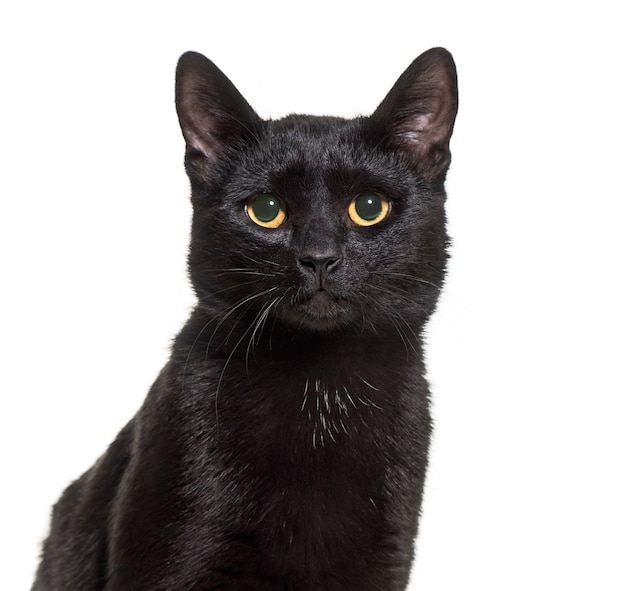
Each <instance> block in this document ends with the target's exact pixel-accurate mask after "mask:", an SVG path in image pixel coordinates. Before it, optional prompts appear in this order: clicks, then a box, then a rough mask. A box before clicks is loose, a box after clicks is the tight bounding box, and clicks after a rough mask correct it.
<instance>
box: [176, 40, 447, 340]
mask: <svg viewBox="0 0 626 591" xmlns="http://www.w3.org/2000/svg"><path fill="white" fill-rule="evenodd" d="M434 51H435V54H434V55H433V56H431V58H430V59H427V58H424V57H423V56H422V57H421V58H418V60H416V62H414V63H413V64H412V66H411V67H410V68H409V70H407V72H408V74H407V72H405V74H404V75H403V77H401V78H400V80H399V81H398V83H397V84H396V86H394V89H392V91H391V92H390V93H389V95H388V97H387V98H386V99H385V101H383V103H382V104H381V106H380V107H379V108H378V109H377V111H376V112H375V113H374V114H373V115H372V116H371V117H363V118H357V119H354V120H344V119H337V118H328V117H312V116H290V117H287V118H285V119H282V120H278V121H262V120H261V119H259V118H258V117H257V116H256V114H255V113H254V112H253V111H252V109H251V108H250V107H249V105H248V104H247V103H246V102H245V100H244V99H243V98H242V97H241V95H239V93H238V92H237V91H236V89H235V88H234V87H233V86H232V84H231V83H230V82H229V81H228V80H227V79H226V78H225V77H224V75H223V74H222V73H221V72H220V71H219V70H217V68H215V66H214V65H213V64H211V62H209V61H208V60H206V59H205V58H203V57H201V56H198V54H185V56H183V57H182V58H181V62H180V64H179V70H178V76H177V106H178V112H179V117H180V121H181V127H182V129H183V134H184V135H185V138H186V140H187V156H186V166H187V170H188V173H189V176H190V179H191V183H192V198H193V203H194V221H193V229H192V243H191V250H190V258H189V263H190V274H191V278H192V282H193V284H194V287H195V289H196V292H197V294H198V297H199V302H200V305H203V303H205V304H206V305H208V306H210V307H211V308H212V309H216V308H217V309H218V310H219V312H220V313H221V314H223V315H231V316H233V318H235V317H240V316H247V317H248V318H249V319H248V325H249V326H250V327H251V329H252V327H257V328H256V329H255V330H262V327H263V325H264V324H265V323H266V322H267V321H268V319H272V321H273V322H275V321H276V320H279V321H280V322H284V323H288V324H290V325H294V326H297V327H301V328H303V329H305V330H311V331H332V330H333V329H335V328H337V327H341V326H348V325H351V326H354V327H356V328H358V329H360V330H367V329H373V330H377V329H378V328H379V327H380V326H381V325H385V324H387V325H396V328H400V329H401V328H402V325H403V324H406V323H407V322H412V321H414V320H416V319H417V320H418V319H420V318H424V319H425V318H426V317H427V316H428V315H429V314H430V313H431V312H432V309H433V308H434V305H435V302H436V299H437V295H438V293H439V290H440V287H441V283H442V281H443V275H444V268H445V260H446V242H447V239H446V234H445V216H444V209H443V201H444V192H443V180H444V177H445V172H446V170H447V166H448V162H449V152H448V141H449V137H450V133H451V131H452V123H453V119H454V114H455V112H456V86H455V77H454V69H453V65H451V64H452V62H451V58H449V56H448V54H447V53H445V52H444V53H441V52H442V51H443V50H434ZM425 55H427V54H425ZM420 60H421V61H420ZM416 78H417V79H418V82H419V83H418V84H416V82H415V80H416ZM390 97H391V98H390ZM408 106H411V109H410V110H409V109H408ZM250 318H252V319H253V320H254V322H253V323H250Z"/></svg>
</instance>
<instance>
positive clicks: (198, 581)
mask: <svg viewBox="0 0 626 591" xmlns="http://www.w3.org/2000/svg"><path fill="white" fill-rule="evenodd" d="M176 95H177V96H176V98H177V109H178V114H179V118H180V122H181V127H182V130H183V134H184V136H185V139H186V142H187V154H186V167H187V171H188V174H189V177H190V180H191V186H192V199H193V206H194V216H193V230H192V239H191V248H190V255H189V269H190V276H191V280H192V283H193V286H194V288H195V290H196V293H197V296H198V304H197V306H196V308H195V310H194V311H193V313H192V314H191V318H190V319H189V321H188V322H187V324H186V325H185V327H184V328H183V329H182V331H181V333H180V334H179V335H178V337H177V338H176V340H175V342H174V344H173V347H172V354H171V358H170V360H169V362H168V363H167V365H166V366H165V367H164V369H163V370H162V372H161V374H160V375H159V377H158V378H157V380H156V382H155V383H154V386H153V387H152V389H151V391H150V393H149V394H148V397H147V399H146V401H145V403H144V405H143V407H142V408H141V410H140V411H139V412H138V413H137V415H136V416H135V417H134V418H133V419H132V420H131V421H130V422H129V423H128V425H127V426H126V427H125V428H124V429H123V430H122V431H121V432H120V434H119V435H118V437H117V439H116V440H115V441H114V442H113V444H112V445H111V446H110V447H109V449H108V450H107V452H106V453H105V454H104V455H103V456H102V457H101V458H100V459H99V460H98V462H97V463H96V464H95V465H94V466H93V467H92V468H91V469H90V470H89V471H87V472H86V473H85V474H84V475H83V476H82V477H81V478H79V479H78V480H77V481H76V482H74V483H73V484H72V485H71V486H70V487H69V488H68V489H67V490H66V491H65V493H64V494H63V496H62V497H61V499H60V500H59V502H58V503H57V504H56V506H55V508H54V511H53V516H52V525H51V530H50V534H49V537H48V538H47V540H46V541H45V543H44V548H43V555H42V560H41V564H40V566H39V570H38V573H37V577H36V580H35V583H34V585H33V591H64V590H67V591H81V590H85V591H91V590H106V591H133V590H137V591H139V590H141V591H147V590H150V591H157V590H163V591H166V590H167V591H175V590H181V591H183V590H185V591H200V590H202V591H208V590H217V589H231V590H235V589H237V590H244V589H245V590H254V591H279V590H281V591H282V590H285V591H286V590H293V591H296V590H297V591H306V590H317V591H319V590H324V591H335V590H337V591H339V590H354V591H369V590H371V591H374V590H379V591H383V590H384V591H395V590H401V589H405V587H406V585H407V580H408V576H409V569H410V565H411V561H412V558H413V546H414V538H415V536H416V532H417V522H418V513H419V508H420V503H421V496H422V487H423V483H424V476H425V470H426V462H427V453H428V445H429V438H430V432H431V423H430V416H429V395H428V385H427V383H426V380H425V377H424V374H425V370H424V365H423V354H422V338H421V334H422V329H423V327H424V323H425V322H426V320H427V319H428V317H429V316H430V314H431V313H432V312H433V310H434V308H435V305H436V301H437V297H438V295H439V292H440V289H441V285H442V282H443V278H444V269H445V264H446V256H447V255H446V244H447V237H446V232H445V216H444V199H445V194H444V189H443V182H444V178H445V174H446V171H447V168H448V164H449V160H450V153H449V149H448V143H449V139H450V135H451V133H452V126H453V123H454V118H455V114H456V105H457V98H456V74H455V69H454V63H453V61H452V58H451V57H450V55H449V54H448V53H447V52H446V51H445V50H443V49H433V50H430V51H428V52H426V53H425V54H423V55H422V56H420V57H419V58H418V59H417V60H415V62H413V64H411V66H410V67H409V68H408V69H407V70H406V72H405V73H404V74H403V75H402V77H401V78H400V79H399V80H398V82H397V83H396V85H395V86H394V88H393V89H392V90H391V92H390V93H389V94H388V95H387V97H386V98H385V100H384V101H383V102H382V103H381V105H380V107H379V108H378V109H377V110H376V111H375V113H374V114H373V115H372V116H370V117H362V118H357V119H354V120H343V119H338V118H330V117H311V116H296V115H292V116H289V117H286V118H284V119H282V120H278V121H263V120H261V119H260V118H259V117H258V116H257V115H256V114H255V113H254V111H253V110H252V109H251V108H250V106H249V105H248V103H246V101H245V100H244V99H243V97H242V96H241V95H240V94H239V93H238V91H237V90H236V89H235V88H234V86H233V85H232V84H231V83H230V81H229V80H228V79H227V78H226V77H225V76H224V75H223V74H222V73H221V72H220V71H219V70H218V69H217V68H216V67H215V66H214V65H213V64H212V63H211V62H209V61H208V60H207V59H206V58H204V57H203V56H201V55H199V54H194V53H187V54H185V55H183V56H182V58H181V60H180V62H179V67H178V73H177V84H176ZM368 191H369V192H371V191H374V192H376V193H378V194H383V195H385V196H387V197H388V199H389V201H390V203H391V208H390V211H389V214H388V216H387V217H386V218H385V219H383V220H382V221H381V222H380V223H378V224H376V225H373V226H369V227H361V226H358V225H356V224H355V223H354V222H353V221H351V219H350V217H349V215H348V206H349V204H350V202H351V200H352V199H353V198H354V197H355V196H356V195H358V194H360V193H363V192H368ZM260 193H272V194H274V195H276V196H278V197H280V198H281V199H282V201H283V203H284V204H285V207H286V211H287V217H286V220H285V222H284V223H283V224H282V225H281V226H280V227H277V228H274V229H268V228H264V227H260V226H258V225H256V224H255V223H254V222H253V221H252V220H251V219H250V217H249V216H248V215H246V209H245V208H246V203H247V201H248V199H249V198H250V197H251V196H254V195H257V194H260Z"/></svg>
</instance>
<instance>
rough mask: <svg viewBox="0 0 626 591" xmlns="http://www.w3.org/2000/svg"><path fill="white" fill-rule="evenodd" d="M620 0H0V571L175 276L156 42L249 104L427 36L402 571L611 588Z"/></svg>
mask: <svg viewBox="0 0 626 591" xmlns="http://www.w3.org/2000/svg"><path fill="white" fill-rule="evenodd" d="M225 4H228V8H225V7H224V5H225ZM618 4H619V3H617V2H615V1H612V2H604V1H602V0H598V1H595V2H588V3H581V2H565V1H563V2H551V1H550V0H541V1H528V2H524V3H519V4H513V3H506V2H485V1H481V0H475V1H472V2H466V1H458V2H446V1H443V0H442V1H439V2H432V1H429V2H424V3H422V2H417V1H414V2H398V1H395V0H386V1H385V2H382V3H377V4H370V5H368V4H367V3H365V2H358V3H357V2H345V3H341V2H337V1H335V2H327V1H319V0H318V2H316V3H306V4H305V3H302V4H296V3H285V4H284V5H283V4H281V3H278V2H273V1H271V0H268V1H265V2H250V3H243V2H235V1H233V2H230V3H226V2H210V1H205V2H188V1H178V2H176V3H174V2H171V3H165V2H151V3H148V2H145V3H143V2H129V1H125V2H118V1H109V2H107V3H92V2H75V3H72V2H67V1H60V0H56V1H55V2H43V1H40V2H20V3H18V2H16V1H13V2H10V1H9V2H5V3H4V4H3V7H2V9H0V11H1V13H0V77H1V94H0V107H1V108H0V150H1V152H0V167H1V172H0V208H1V209H0V257H1V260H0V273H1V275H0V277H1V278H2V287H1V292H0V293H1V297H2V301H1V306H0V315H1V316H0V322H1V324H0V326H1V331H0V339H1V341H0V346H1V351H0V359H1V363H2V369H1V372H0V396H1V401H0V405H1V409H0V437H2V441H1V445H0V450H1V451H0V453H2V459H1V474H2V482H1V488H0V495H1V499H0V501H1V502H0V512H1V515H0V517H1V522H0V542H1V544H2V548H0V556H1V561H2V565H1V568H0V588H1V589H3V590H7V591H12V590H19V589H27V588H28V586H29V584H30V581H31V579H32V575H33V571H34V568H35V564H36V555H37V552H38V544H39V542H40V540H41V539H42V538H43V536H44V534H45V531H46V528H47V519H48V512H49V508H50V506H51V504H52V503H53V502H54V501H55V499H56V498H57V497H58V495H59V494H60V492H61V490H62V489H63V488H64V487H65V486H66V485H67V484H68V483H69V481H70V480H71V479H73V478H75V477H77V476H78V475H79V474H80V473H81V472H82V471H84V470H85V469H86V468H87V467H88V466H89V465H91V463H92V462H93V461H94V460H95V458H96V457H97V456H98V455H99V454H100V453H101V452H102V451H103V450H104V449H105V447H106V446H107V444H108V443H109V442H110V441H111V440H112V438H113V437H114V436H115V434H116V432H117V431H118V429H119V428H121V427H122V425H123V424H124V423H125V422H126V421H127V420H128V418H129V417H130V416H132V414H133V413H134V412H135V410H136V409H137V407H138V406H139V405H140V403H141V401H142V399H143V397H144V395H145V393H146V391H147V389H148V387H149V386H150V383H151V382H152V380H153V379H154V377H155V376H156V374H157V372H158V370H159V368H160V367H161V365H162V364H163V363H164V361H165V359H166V356H167V348H168V344H169V341H170V339H171V338H172V336H173V335H174V334H175V333H176V331H177V329H178V327H179V326H180V325H181V323H182V322H183V321H184V319H185V317H186V315H187V312H188V310H189V307H190V306H191V305H192V304H193V300H192V296H191V293H190V290H189V289H188V287H187V282H186V275H185V267H184V264H185V260H184V259H185V252H186V246H187V239H188V226H189V217H190V206H189V203H188V193H189V190H188V185H187V180H186V177H185V176H184V171H183V166H182V159H183V142H182V139H181V136H180V132H179V129H178V123H177V119H176V115H175V111H174V104H173V83H174V68H175V64H176V60H177V58H178V56H179V55H180V54H181V53H182V52H183V51H185V50H187V49H194V50H196V51H201V52H203V53H205V54H206V55H207V56H208V57H210V58H211V59H212V60H214V61H215V62H216V63H217V64H218V65H219V66H220V67H221V68H222V69H223V70H224V71H225V72H226V74H227V75H228V76H229V77H230V78H231V79H232V80H233V82H234V83H235V84H236V85H237V86H238V87H239V89H240V90H241V91H242V93H243V94H244V95H245V96H246V97H247V98H248V100H249V101H250V102H251V104H252V105H253V106H254V107H255V108H256V109H257V110H258V112H259V113H260V114H261V115H263V116H266V117H267V116H273V117H279V116H282V115H284V114H286V113H288V112H291V111H297V112H311V113H315V114H338V115H346V116H351V115H354V114H357V113H368V112H371V111H372V110H373V109H374V108H375V107H376V105H377V104H378V102H379V101H380V100H381V99H382V98H383V97H384V95H385V94H386V92H387V91H388V90H389V88H391V85H392V84H393V82H394V81H395V79H396V78H397V77H398V76H399V75H400V74H401V72H402V71H403V70H404V68H405V67H406V66H408V64H409V63H410V62H411V61H412V60H413V58H414V57H416V56H417V55H418V54H419V53H421V52H422V51H424V50H426V49H428V48H429V47H432V46H435V45H442V46H445V47H447V48H448V49H449V50H451V51H452V52H453V54H454V56H455V58H456V62H457V66H458V70H459V87H460V111H459V116H458V120H457V126H456V131H455V135H454V137H453V143H452V148H453V164H452V168H451V170H450V174H449V177H448V178H449V182H448V193H449V207H448V211H449V218H450V232H451V234H452V236H453V238H454V249H453V260H452V264H451V268H450V274H449V280H448V283H447V288H446V292H445V296H444V298H443V300H442V303H441V306H440V310H439V312H438V314H437V316H436V317H435V318H434V320H433V321H432V323H431V326H430V331H429V332H430V337H429V344H430V346H429V355H428V358H429V367H430V377H431V381H432V384H433V399H434V414H435V417H436V424H437V428H436V434H435V438H434V445H433V453H432V455H431V468H430V472H429V476H428V482H427V492H426V498H425V504H424V511H423V513H424V515H423V519H422V522H421V534H420V538H419V552H418V559H417V562H416V565H415V569H414V574H413V580H412V583H411V587H410V588H411V589H413V590H420V591H424V590H425V591H435V590H445V591H449V590H450V589H477V590H478V589H480V590H481V591H488V590H494V591H496V590H497V591H501V590H502V589H506V590H507V591H512V590H518V589H519V590H528V589H533V590H540V591H543V590H554V589H568V590H572V589H585V590H587V589H601V590H603V591H609V590H622V591H623V590H624V589H626V563H625V560H626V510H625V508H624V505H625V499H626V468H625V467H626V461H625V457H624V456H625V452H626V428H625V425H626V402H625V396H626V379H625V378H624V371H625V369H624V357H625V352H626V351H625V343H624V341H625V336H624V335H625V334H626V321H625V313H624V306H625V302H626V289H625V278H624V275H625V274H624V268H625V265H624V257H625V255H626V239H625V237H624V224H625V222H626V216H625V213H626V206H625V199H626V191H625V182H624V155H625V154H624V152H625V151H624V137H626V135H625V132H626V125H625V117H624V109H625V108H626V93H625V90H624V78H625V76H624V71H625V66H624V61H625V60H624V58H625V57H626V44H625V43H624V31H623V16H621V13H618V9H619V7H618Z"/></svg>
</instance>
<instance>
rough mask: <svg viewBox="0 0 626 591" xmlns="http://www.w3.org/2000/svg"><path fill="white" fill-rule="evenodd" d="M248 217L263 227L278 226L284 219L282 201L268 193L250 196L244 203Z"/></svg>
mask: <svg viewBox="0 0 626 591" xmlns="http://www.w3.org/2000/svg"><path fill="white" fill-rule="evenodd" d="M246 213H247V214H248V217H249V218H250V219H251V220H252V221H253V222H254V223H255V224H257V225H259V226H262V227H263V228H278V226H280V225H281V224H282V223H283V222H284V221H285V219H286V217H287V213H286V212H285V206H284V205H283V202H282V201H281V200H280V199H279V198H278V197H276V196H275V195H271V194H270V193H261V194H260V195H255V196H254V197H252V198H251V199H250V200H249V201H248V203H247V205H246Z"/></svg>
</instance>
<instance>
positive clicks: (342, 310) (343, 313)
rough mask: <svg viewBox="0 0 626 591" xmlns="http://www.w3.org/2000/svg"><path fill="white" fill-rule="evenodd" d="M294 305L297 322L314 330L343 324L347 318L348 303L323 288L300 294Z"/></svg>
mask: <svg viewBox="0 0 626 591" xmlns="http://www.w3.org/2000/svg"><path fill="white" fill-rule="evenodd" d="M294 304H295V305H294V312H295V313H296V314H297V316H298V317H299V318H298V319H299V321H300V322H301V323H303V324H306V325H308V326H311V327H312V328H316V329H321V330H327V329H329V328H332V327H333V326H337V325H339V324H344V323H345V320H346V317H347V316H348V301H347V300H346V299H344V298H341V297H338V296H336V295H334V294H333V293H331V292H330V291H329V290H327V289H324V288H319V289H317V290H315V291H313V292H309V293H300V294H299V297H298V298H297V299H296V301H295V302H294Z"/></svg>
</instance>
